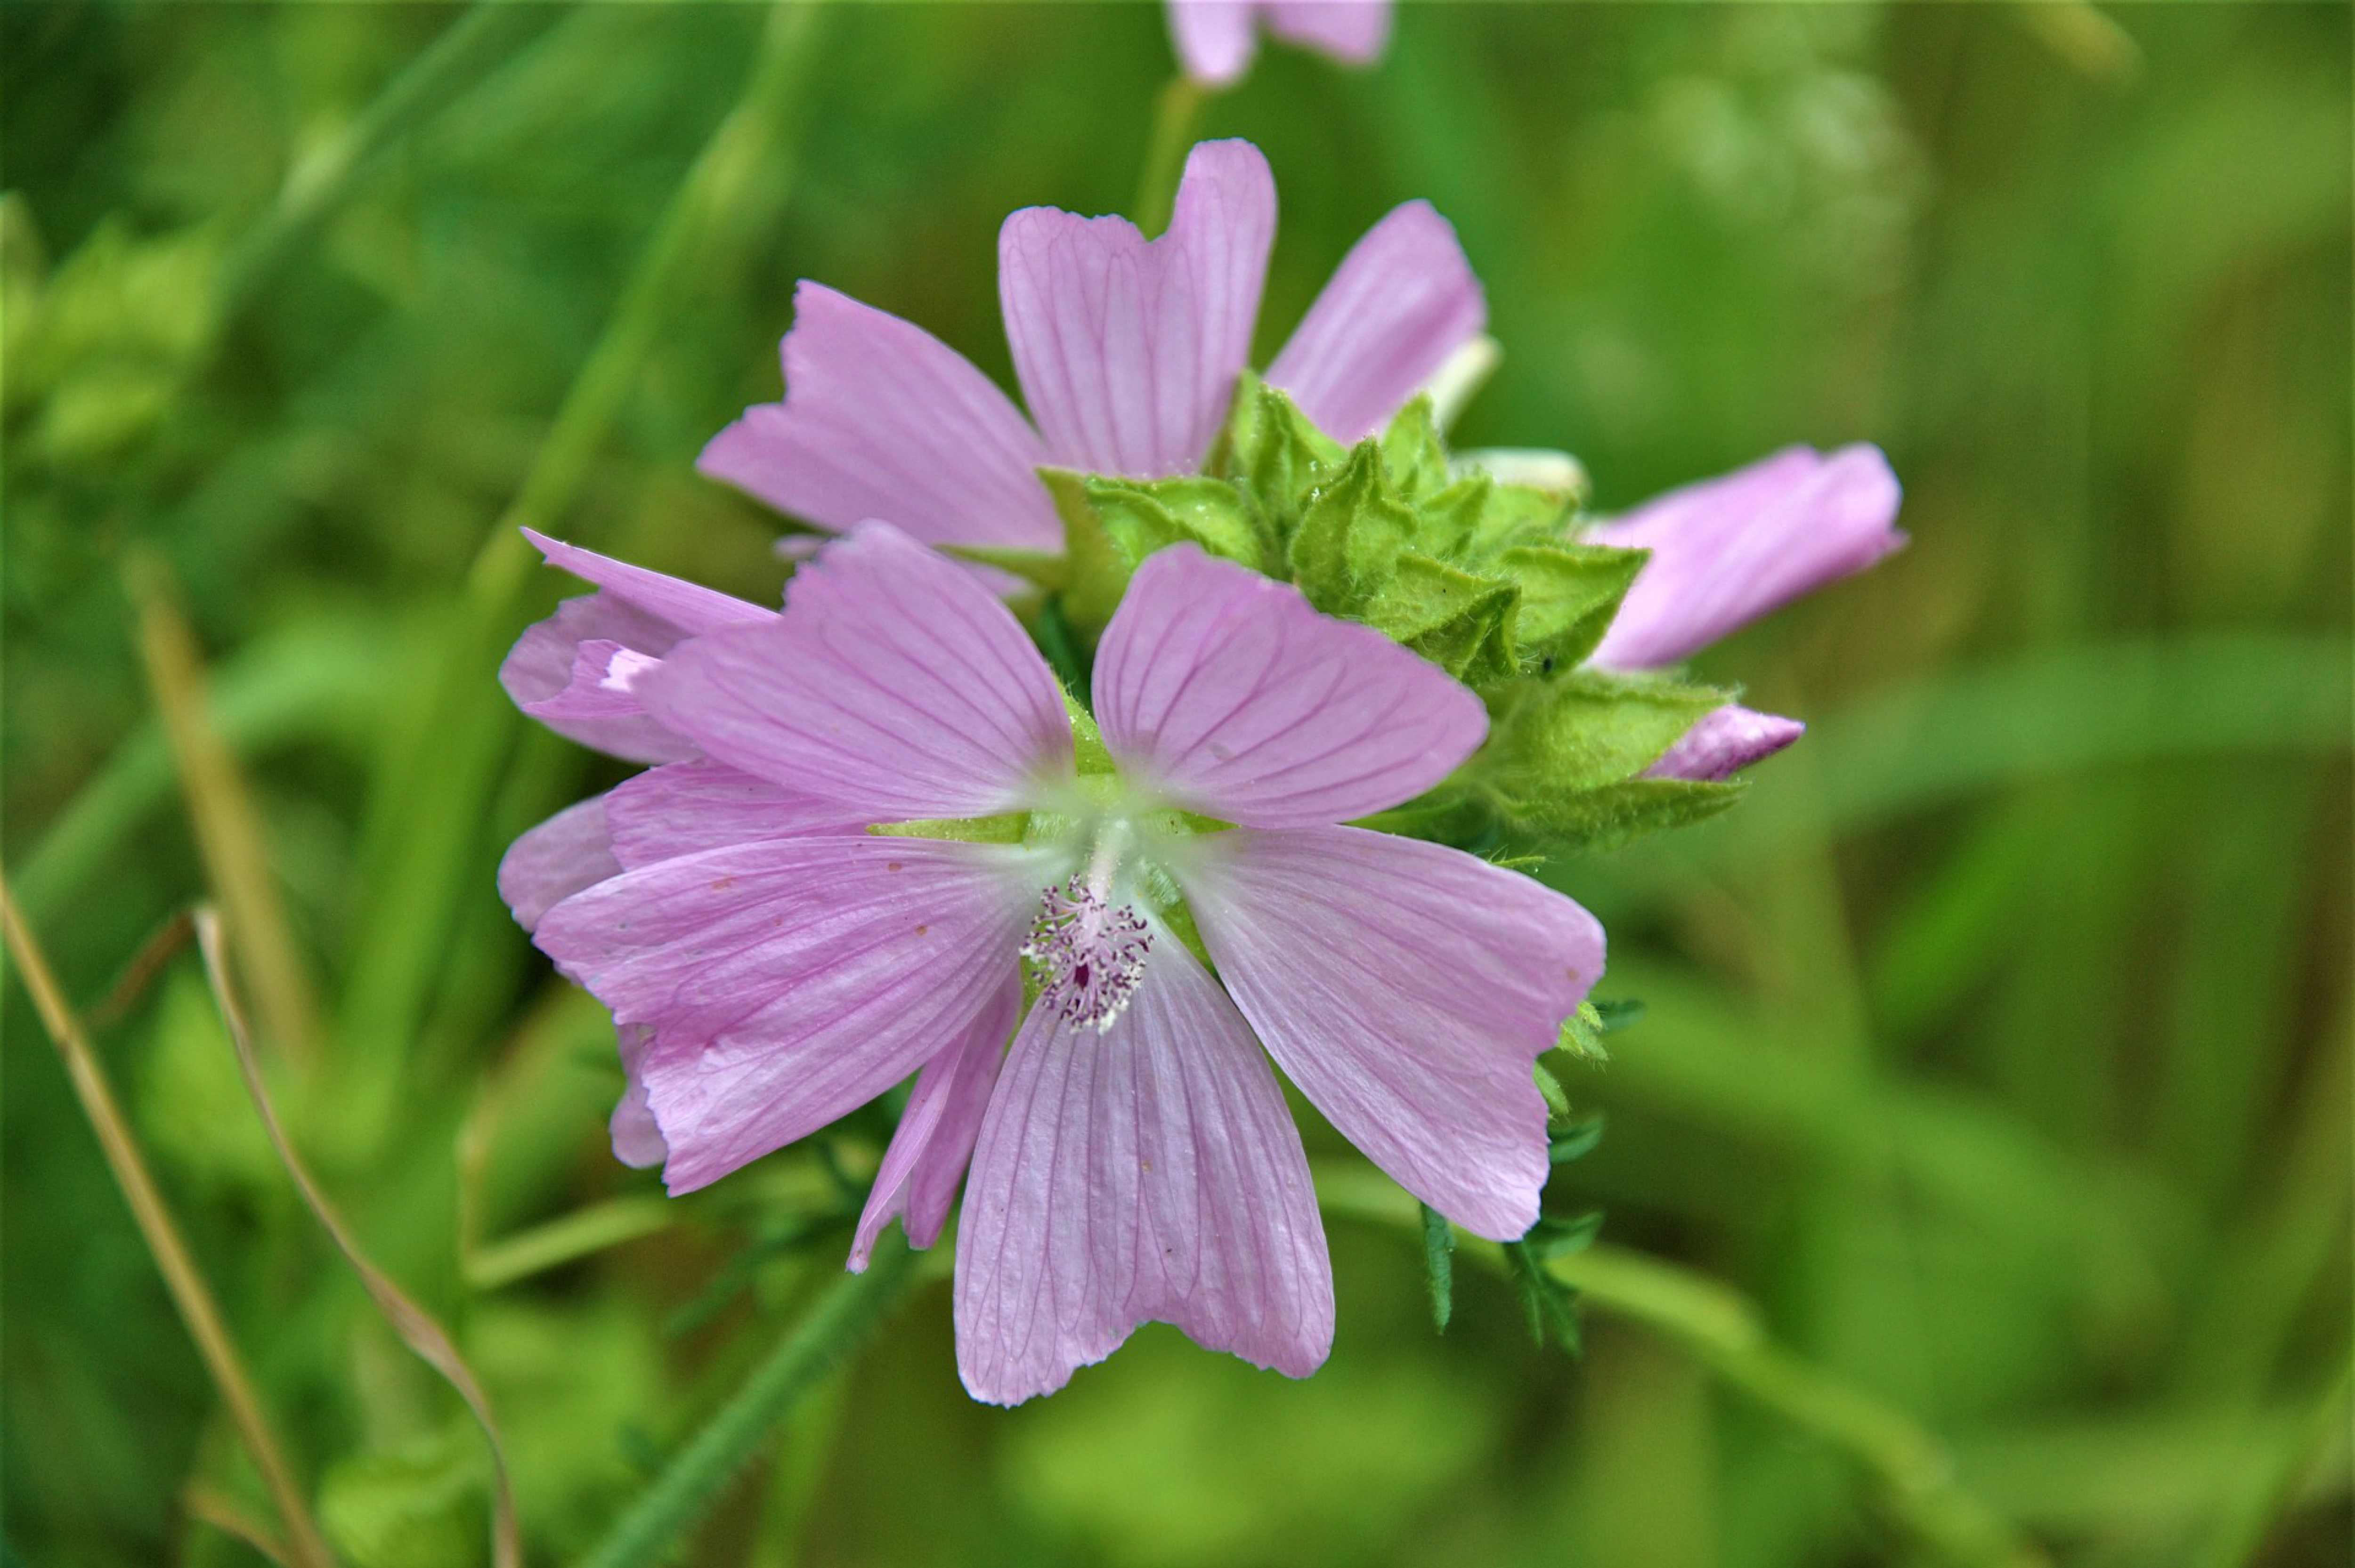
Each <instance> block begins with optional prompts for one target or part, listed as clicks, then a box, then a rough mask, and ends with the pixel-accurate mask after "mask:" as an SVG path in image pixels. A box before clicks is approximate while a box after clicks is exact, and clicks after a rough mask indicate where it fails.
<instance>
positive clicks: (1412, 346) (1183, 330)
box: [697, 142, 1487, 555]
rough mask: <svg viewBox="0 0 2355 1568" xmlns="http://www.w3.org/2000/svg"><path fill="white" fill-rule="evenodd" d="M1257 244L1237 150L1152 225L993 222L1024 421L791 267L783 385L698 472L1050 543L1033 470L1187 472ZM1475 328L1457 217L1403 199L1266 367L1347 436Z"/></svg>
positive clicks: (1250, 149)
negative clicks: (1148, 232) (798, 278)
mask: <svg viewBox="0 0 2355 1568" xmlns="http://www.w3.org/2000/svg"><path fill="white" fill-rule="evenodd" d="M1274 241H1275V182H1274V179H1273V176H1272V175H1270V174H1269V173H1268V167H1267V160H1266V159H1265V158H1264V157H1263V156H1262V155H1261V154H1260V151H1259V149H1258V148H1256V147H1254V146H1252V144H1251V143H1248V142H1206V143H1202V144H1201V145H1199V146H1198V147H1196V148H1195V149H1194V150H1193V152H1192V154H1190V155H1189V156H1188V158H1187V160H1186V173H1185V177H1184V179H1183V180H1182V182H1181V183H1180V184H1179V185H1178V189H1177V206H1176V208H1175V212H1174V215H1173V217H1171V219H1170V224H1169V230H1168V232H1167V233H1166V234H1164V235H1162V236H1160V237H1159V238H1156V239H1146V238H1145V237H1144V235H1143V234H1141V233H1139V232H1138V230H1137V228H1136V226H1135V224H1132V223H1130V222H1129V221H1128V220H1127V219H1126V218H1123V217H1079V216H1077V215H1075V214H1072V213H1068V212H1064V211H1061V210H1060V209H1058V208H1055V207H1026V208H1024V209H1023V210H1021V211H1019V212H1017V213H1015V214H1014V215H1013V216H1011V217H1008V218H1007V220H1006V223H1005V227H1004V228H1001V229H1000V230H999V231H998V238H997V257H998V261H997V283H998V296H999V299H1000V302H1001V303H1002V304H1003V306H1004V310H1005V316H1006V335H1007V342H1008V344H1010V345H1011V347H1012V349H1013V351H1014V369H1015V374H1016V376H1017V377H1018V379H1019V380H1020V382H1021V384H1022V396H1023V399H1024V401H1025V402H1026V403H1028V406H1029V409H1030V417H1029V418H1024V417H1023V415H1022V412H1021V410H1019V409H1018V408H1016V407H1015V406H1014V404H1013V402H1012V401H1011V400H1010V399H1008V398H1007V396H1006V395H1005V394H1004V393H1003V392H1000V391H999V390H998V389H997V387H996V386H995V385H994V384H992V383H991V381H990V379H989V378H988V377H987V376H984V375H983V374H982V373H981V372H980V371H979V370H977V369H975V367H974V366H972V365H971V364H970V363H969V362H968V361H967V360H966V359H965V358H964V356H963V355H960V354H958V353H957V352H956V351H955V350H954V349H952V348H950V347H949V346H948V345H947V344H943V343H942V342H941V341H940V340H939V339H938V338H935V337H933V336H932V334H929V333H927V332H925V331H923V330H922V328H921V327H917V326H914V325H912V324H911V323H907V322H904V321H901V320H900V319H899V318H898V317H896V316H891V315H887V314H885V313H883V312H881V311H879V310H876V309H874V308H872V307H871V306H868V305H862V304H860V303H859V302H858V301H856V300H853V299H850V298H849V297H847V295H843V294H839V293H837V292H836V291H833V290H832V289H828V288H826V287H824V286H822V285H820V284H817V283H814V282H807V281H805V282H804V283H803V284H802V285H801V286H800V288H799V289H798V290H797V291H795V292H794V326H793V330H792V331H791V332H789V333H787V334H785V339H784V344H783V359H784V373H785V398H784V401H783V402H782V403H763V404H761V405H759V406H758V407H755V408H748V409H746V410H745V411H744V416H743V418H740V419H738V420H737V421H736V422H735V423H734V424H732V425H730V426H729V427H728V428H727V429H724V430H722V431H720V432H719V435H717V436H715V437H713V438H712V440H711V442H710V444H709V446H707V447H705V448H704V450H703V455H702V456H701V458H699V459H698V462H697V466H698V468H700V469H701V470H702V471H704V472H705V473H707V474H709V475H710V476H711V477H713V478H715V479H719V480H724V481H726V482H728V483H730V484H733V485H735V486H737V487H738V488H739V489H741V490H743V491H745V492H746V493H750V494H751V495H753V496H756V497H758V498H759V499H760V500H762V501H764V502H766V503H769V504H770V505H773V506H775V507H777V508H779V509H780V510H782V511H784V512H787V513H790V514H794V515H795V516H797V517H800V518H802V519H804V520H805V521H807V522H809V523H812V524H816V525H818V526H819V527H822V528H827V529H834V530H840V529H846V528H848V527H850V526H852V525H853V524H857V523H860V522H863V521H865V520H866V519H868V518H870V517H883V518H889V519H890V520H891V521H892V522H893V523H895V524H898V525H899V526H900V527H901V528H904V529H905V530H907V532H908V533H909V535H911V537H914V538H917V539H920V540H922V542H924V543H925V544H928V545H966V546H996V547H999V548H1007V549H1017V550H1030V551H1038V552H1040V553H1042V554H1050V555H1052V554H1058V553H1060V551H1061V550H1062V547H1063V527H1062V524H1061V523H1060V520H1059V519H1058V518H1057V516H1056V514H1055V507H1054V503H1053V502H1052V501H1051V500H1050V498H1049V496H1048V493H1047V489H1046V486H1045V485H1043V484H1042V483H1040V482H1039V476H1038V472H1037V471H1038V470H1039V467H1041V466H1042V465H1055V466H1060V467H1065V468H1074V469H1081V470H1084V471H1088V472H1091V473H1102V474H1121V475H1125V476H1129V477H1134V478H1159V477H1164V476H1167V475H1170V474H1180V473H1191V472H1193V471H1196V470H1197V469H1198V468H1199V466H1200V464H1201V461H1202V459H1203V458H1204V457H1205V456H1206V455H1208V453H1209V449H1210V444H1211V442H1212V440H1214V439H1215V438H1216V437H1217V435H1218V432H1219V429H1220V425H1221V423H1222V422H1223V421H1224V420H1225V418H1226V415H1227V408H1228V405H1229V403H1230V402H1231V400H1232V398H1233V396H1234V391H1235V385H1236V379H1237V377H1238V376H1241V373H1242V371H1243V369H1244V367H1245V366H1246V365H1247V364H1248V363H1249V357H1250V354H1251V342H1252V327H1253V324H1254V323H1256V322H1257V320H1258V319H1259V302H1260V291H1261V287H1262V285H1263V283H1264V281H1266V276H1267V259H1268V253H1269V250H1270V249H1271V248H1272V247H1273V244H1274ZM1486 321H1487V306H1486V304H1485V302H1483V299H1482V296H1481V292H1480V284H1479V281H1478V280H1477V279H1476V278H1474V277H1473V275H1472V269H1471V266H1470V264H1469V263H1468V262H1467V261H1466V260H1465V258H1464V251H1463V249H1462V247H1460V246H1459V245H1458V244H1457V243H1456V239H1455V229H1454V228H1450V227H1449V225H1448V223H1447V220H1446V219H1445V218H1444V217H1440V216H1439V214H1438V213H1436V212H1434V211H1433V210H1432V207H1431V206H1430V204H1429V203H1427V202H1420V201H1413V202H1408V203H1406V204H1405V205H1404V206H1402V207H1396V208H1394V209H1392V210H1391V213H1390V214H1389V216H1387V217H1384V218H1383V219H1382V220H1381V221H1380V223H1377V224H1376V225H1374V227H1373V228H1371V229H1369V231H1368V232H1367V234H1366V236H1365V238H1362V239H1360V240H1359V241H1358V243H1357V245H1356V246H1355V247H1354V248H1353V249H1351V250H1350V252H1349V254H1348V256H1346V257H1344V258H1343V259H1342V261H1341V265H1340V267H1339V268H1338V269H1337V270H1336V271H1335V272H1334V274H1333V278H1332V281H1330V282H1328V283H1327V284H1326V286H1325V290H1324V291H1323V292H1322V293H1321V294H1319V295H1318V296H1317V297H1316V302H1314V303H1313V304H1311V305H1310V306H1309V308H1308V313H1307V315H1306V316H1305V317H1303V318H1302V320H1301V323H1300V325H1299V327H1298V328H1297V329H1296V330H1295V332H1294V333H1293V334H1292V339H1291V341H1290V342H1289V343H1287V344H1284V348H1283V350H1282V351H1281V352H1280V353H1278V354H1277V355H1276V356H1275V360H1274V362H1273V364H1272V365H1270V366H1268V370H1267V379H1268V380H1269V381H1270V382H1272V383H1273V385H1275V386H1277V387H1282V388H1284V390H1285V391H1286V392H1289V393H1290V394H1291V395H1292V396H1293V397H1294V399H1295V401H1296V402H1297V403H1298V404H1299V405H1300V407H1301V408H1302V409H1303V410H1304V411H1305V413H1306V414H1307V415H1308V417H1309V418H1311V419H1313V420H1315V421H1316V424H1317V426H1318V427H1319V428H1320V429H1323V430H1324V431H1325V432H1326V433H1327V434H1328V435H1330V436H1332V437H1333V438H1334V439H1335V440H1341V441H1356V440H1360V439H1361V438H1363V437H1365V436H1367V435H1369V434H1370V433H1372V432H1373V431H1375V430H1377V429H1380V428H1381V427H1382V426H1383V425H1384V424H1386V423H1387V422H1388V421H1389V419H1390V418H1391V416H1392V415H1393V414H1395V413H1397V412H1398V410H1399V409H1400V408H1403V407H1405V406H1406V404H1407V402H1408V401H1409V400H1410V399H1411V398H1412V397H1413V396H1414V395H1415V393H1416V391H1417V390H1419V389H1420V388H1421V387H1423V384H1424V383H1425V382H1426V381H1428V380H1429V379H1430V378H1431V376H1433V373H1434V372H1435V371H1437V370H1438V369H1439V367H1440V366H1441V364H1442V363H1443V362H1444V361H1445V360H1446V359H1447V358H1448V356H1449V355H1451V354H1453V353H1454V352H1455V350H1457V349H1458V348H1460V347H1462V346H1463V345H1464V344H1466V343H1468V342H1470V341H1472V340H1473V339H1475V338H1476V337H1477V336H1478V335H1479V334H1480V331H1481V328H1482V326H1483V325H1484V324H1485V323H1486ZM1033 421H1035V424H1034V423H1033Z"/></svg>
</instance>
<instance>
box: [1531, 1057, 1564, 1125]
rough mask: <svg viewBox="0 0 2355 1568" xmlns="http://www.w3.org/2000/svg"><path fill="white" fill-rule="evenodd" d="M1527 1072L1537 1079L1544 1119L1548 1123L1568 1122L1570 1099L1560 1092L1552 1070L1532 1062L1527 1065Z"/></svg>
mask: <svg viewBox="0 0 2355 1568" xmlns="http://www.w3.org/2000/svg"><path fill="white" fill-rule="evenodd" d="M1529 1072H1530V1074H1531V1075H1532V1076H1534V1077H1535V1078H1536V1079H1537V1084H1538V1093H1540V1094H1541V1095H1543V1096H1544V1097H1545V1103H1546V1119H1547V1120H1548V1121H1568V1120H1569V1119H1570V1097H1569V1096H1568V1095H1567V1094H1564V1093H1563V1092H1562V1087H1561V1079H1560V1078H1557V1077H1555V1076H1554V1075H1553V1073H1552V1070H1551V1069H1550V1068H1549V1067H1547V1065H1545V1064H1544V1063H1543V1062H1532V1063H1531V1064H1529Z"/></svg>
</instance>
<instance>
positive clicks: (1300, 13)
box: [1169, 0, 1391, 87]
mask: <svg viewBox="0 0 2355 1568" xmlns="http://www.w3.org/2000/svg"><path fill="white" fill-rule="evenodd" d="M1263 25H1264V26H1266V28H1267V30H1268V31H1269V32H1271V33H1273V34H1274V35H1275V36H1276V37H1279V38H1284V39H1286V40H1288V41H1290V42H1292V43H1295V44H1301V45H1304V46H1305V47H1306V48H1312V49H1316V50H1317V51H1318V52H1319V53H1322V54H1327V55H1330V56H1332V57H1333V58H1335V59H1337V60H1346V61H1348V63H1349V64H1351V65H1371V64H1372V63H1373V62H1374V61H1375V60H1377V59H1379V58H1380V57H1381V52H1382V46H1383V45H1384V44H1386V43H1388V42H1389V41H1390V36H1391V0H1169V37H1170V39H1171V41H1172V42H1174V43H1175V44H1176V45H1177V58H1178V61H1179V63H1181V64H1182V65H1184V66H1185V68H1186V74H1187V75H1188V76H1190V77H1192V78H1193V79H1195V80H1196V81H1199V82H1200V83H1201V84H1202V85H1203V86H1205V87H1228V86H1231V85H1232V84H1233V83H1235V82H1236V81H1238V80H1240V79H1241V77H1242V74H1243V72H1244V71H1246V70H1248V69H1251V62H1252V56H1253V55H1254V54H1256V53H1258V52H1259V29H1260V27H1261V26H1263Z"/></svg>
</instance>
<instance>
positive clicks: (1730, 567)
mask: <svg viewBox="0 0 2355 1568" xmlns="http://www.w3.org/2000/svg"><path fill="white" fill-rule="evenodd" d="M1901 495H1902V492H1901V491H1900V489H1899V487H1898V483H1897V476H1896V474H1894V473H1893V472H1891V471H1890V467H1889V460H1888V458H1887V457H1885V456H1884V455H1882V453H1881V449H1880V448H1879V447H1875V446H1870V445H1866V444H1862V443H1859V444H1858V445H1855V446H1847V447H1842V448H1840V449H1839V450H1838V451H1834V452H1830V453H1824V452H1818V451H1816V450H1813V449H1812V448H1808V447H1786V448H1785V449H1784V450H1781V451H1778V452H1775V453H1774V454H1772V455H1771V456H1768V457H1764V458H1761V459H1760V460H1758V461H1756V462H1753V463H1751V464H1749V465H1748V466H1746V467H1743V468H1739V469H1736V470H1734V471H1732V473H1728V474H1721V475H1720V476H1719V477H1718V478H1715V479H1707V480H1702V481H1700V482H1698V483H1695V484H1688V485H1685V486H1683V487H1682V488H1680V489H1677V490H1672V491H1669V492H1668V493H1667V494H1665V495H1660V496H1656V497H1654V498H1653V499H1652V500H1650V501H1647V502H1646V503H1644V504H1643V505H1641V506H1638V507H1636V509H1635V510H1634V511H1633V512H1630V513H1628V514H1626V515H1625V516H1624V517H1621V518H1619V519H1617V520H1615V521H1614V522H1610V523H1606V524H1603V525H1602V526H1601V527H1598V528H1594V529H1592V530H1590V531H1589V532H1588V533H1587V534H1585V535H1583V537H1584V538H1585V539H1586V540H1588V541H1589V542H1591V543H1593V544H1597V545H1614V546H1620V547H1622V548H1626V549H1646V550H1649V551H1651V552H1652V558H1651V559H1650V560H1648V561H1646V563H1644V569H1643V570H1642V571H1641V572H1640V573H1638V574H1637V575H1636V581H1635V585H1634V586H1633V587H1631V588H1629V589H1628V590H1627V598H1626V599H1625V602H1624V603H1622V604H1621V605H1620V607H1619V613H1618V614H1617V616H1616V617H1614V619H1613V620H1612V622H1611V628H1610V630H1607V631H1605V632H1604V634H1603V641H1602V642H1601V643H1600V644H1599V645H1598V646H1597V647H1596V648H1595V650H1594V653H1593V659H1592V661H1591V662H1593V663H1594V664H1595V665H1597V666H1599V667H1600V668H1603V669H1607V670H1652V669H1658V668H1660V667H1662V666H1664V665H1668V664H1674V663H1676V662H1678V661H1679V660H1682V659H1684V658H1685V657H1687V656H1688V655H1689V654H1691V653H1693V652H1697V651H1699V650H1700V649H1701V648H1704V647H1706V646H1708V645H1709V644H1710V643H1711V642H1714V641H1717V640H1718V639H1719V638H1721V637H1722V636H1724V635H1725V634H1726V633H1728V632H1730V631H1732V630H1735V629H1736V628H1737V627H1741V626H1743V625H1746V624H1748V623H1749V622H1750V621H1753V620H1757V619H1758V618H1759V617H1760V616H1762V615H1764V614H1766V613H1767V612H1768V611H1770V610H1774V609H1780V608H1781V607H1782V606H1784V605H1785V604H1788V603H1789V602H1790V601H1791V600H1793V599H1797V598H1798V597H1799V596H1800V595H1802V594H1806V593H1810V592H1812V591H1814V590H1815V589H1817V588H1822V587H1823V586H1825V585H1826V584H1828V583H1832V582H1836V581H1838V579H1840V578H1841V577H1850V576H1853V575H1854V574H1855V573H1858V572H1860V571H1862V570H1864V569H1865V568H1866V567H1870V566H1871V565H1872V564H1873V563H1874V562H1876V561H1878V560H1880V559H1881V557H1883V556H1887V555H1889V554H1890V553H1891V552H1892V551H1894V550H1896V549H1898V548H1900V547H1901V546H1903V545H1904V543H1905V535H1903V534H1902V533H1900V532H1899V531H1898V529H1897V526H1896V523H1897V506H1898V502H1899V500H1900V498H1901ZM1805 730H1806V726H1805V725H1803V724H1800V723H1799V722H1798V721H1797V720H1796V719H1787V718H1778V717H1776V716H1775V715H1772V714H1761V713H1753V711H1751V710H1750V709H1748V708H1743V707H1734V706H1727V707H1722V708H1719V709H1718V710H1716V711H1715V712H1714V713H1711V714H1710V715H1708V716H1707V717H1705V718H1703V719H1702V720H1701V721H1700V723H1699V724H1697V725H1695V726H1693V727H1692V728H1691V729H1690V730H1689V731H1687V732H1686V734H1685V736H1684V737H1683V738H1682V739H1680V740H1678V742H1677V744H1676V745H1675V746H1673V747H1669V749H1668V754H1667V755H1666V756H1664V757H1662V758H1660V759H1659V761H1657V762H1656V763H1654V764H1653V765H1652V767H1651V768H1650V770H1649V776H1650V777H1652V778H1657V779H1726V778H1730V777H1732V775H1733V773H1734V772H1735V771H1737V770H1738V769H1740V768H1746V767H1748V766H1749V765H1750V764H1752V763H1753V762H1756V761H1758V760H1760V759H1761V758H1765V757H1769V756H1772V755H1773V754H1774V753H1775V752H1777V751H1780V750H1782V749H1783V747H1786V746H1788V745H1790V744H1791V743H1792V742H1793V741H1795V740H1796V739H1798V737H1799V736H1800V735H1801V734H1802V733H1804V732H1805Z"/></svg>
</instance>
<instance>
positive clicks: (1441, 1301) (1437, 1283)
mask: <svg viewBox="0 0 2355 1568" xmlns="http://www.w3.org/2000/svg"><path fill="white" fill-rule="evenodd" d="M1423 1280H1424V1282H1425V1283H1426V1284H1428V1285H1429V1286H1430V1287H1431V1324H1432V1327H1433V1328H1434V1329H1436V1330H1439V1332H1441V1333H1443V1334H1444V1333H1445V1332H1447V1320H1448V1319H1450V1318H1452V1317H1454V1316H1455V1226H1454V1225H1452V1224H1448V1223H1447V1216H1446V1215H1444V1214H1443V1213H1440V1212H1439V1211H1438V1210H1437V1209H1434V1208H1433V1207H1432V1206H1431V1205H1430V1204H1429V1203H1425V1204H1423Z"/></svg>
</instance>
